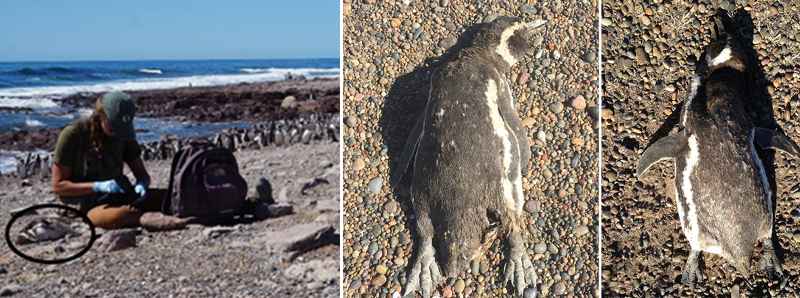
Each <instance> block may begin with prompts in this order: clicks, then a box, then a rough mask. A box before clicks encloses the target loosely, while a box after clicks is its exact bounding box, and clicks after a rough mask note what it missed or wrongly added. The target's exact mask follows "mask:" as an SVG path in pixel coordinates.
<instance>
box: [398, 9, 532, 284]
mask: <svg viewBox="0 0 800 298" xmlns="http://www.w3.org/2000/svg"><path fill="white" fill-rule="evenodd" d="M543 24H544V22H543V21H537V22H533V23H525V22H522V21H521V20H520V19H518V18H512V17H500V18H497V19H495V20H494V21H492V22H491V23H486V24H481V25H479V27H478V28H477V31H476V33H475V36H474V38H473V39H472V44H471V45H469V46H468V47H466V48H464V49H461V50H460V51H459V52H458V53H456V56H455V58H454V59H453V60H451V61H449V62H447V63H446V64H444V65H443V66H442V67H441V68H439V69H437V70H436V71H434V72H433V73H432V77H431V81H430V86H429V93H428V94H429V97H428V100H427V103H426V106H425V110H424V112H423V114H422V115H421V116H420V120H419V121H417V124H416V126H415V127H414V129H413V130H412V132H411V134H410V135H409V139H408V141H407V142H406V147H405V148H404V152H403V153H402V154H401V156H400V159H399V163H398V168H397V170H396V171H400V173H394V174H393V175H392V179H393V180H394V181H393V183H392V185H397V183H398V182H399V180H400V179H402V176H403V172H405V170H406V169H407V167H408V166H409V165H411V166H412V167H413V170H412V172H411V173H412V177H411V191H410V193H411V202H412V203H413V210H414V213H415V219H416V222H415V224H414V225H415V228H416V234H417V236H418V237H417V242H416V243H415V252H414V256H415V257H414V259H413V262H412V263H410V264H409V265H410V267H409V268H408V278H407V282H406V285H405V293H406V294H409V293H411V292H413V291H417V290H420V291H421V292H422V295H423V297H430V296H431V293H432V290H433V288H434V287H435V286H436V285H437V284H438V283H439V282H440V281H442V278H443V277H455V276H457V275H458V274H459V273H461V272H466V271H467V269H468V268H469V264H470V261H471V260H473V259H475V258H478V257H481V253H482V249H481V248H482V247H483V244H485V241H482V238H484V236H485V235H487V234H494V233H497V235H499V236H500V237H502V238H501V239H504V240H505V241H506V244H507V247H508V249H507V250H506V255H505V268H504V270H505V281H506V282H509V281H510V282H511V283H512V284H513V286H514V289H515V292H516V295H517V296H522V294H523V291H524V290H525V289H526V288H527V287H533V286H535V284H536V273H535V271H534V267H533V263H532V262H531V260H530V257H529V256H528V254H527V253H526V250H527V249H526V243H525V241H524V237H523V232H524V228H525V226H524V220H523V218H522V217H523V204H524V202H525V195H524V194H523V191H522V172H523V171H522V169H524V168H527V163H528V160H529V158H530V146H529V145H528V141H527V137H526V135H527V133H526V132H525V131H524V130H523V127H522V125H521V122H520V119H519V116H518V115H517V112H516V110H515V108H514V99H513V96H512V93H511V88H510V85H509V81H508V78H506V76H505V74H506V73H507V72H508V71H509V70H510V68H511V66H513V65H514V64H515V63H516V62H517V61H518V60H519V59H521V58H522V57H523V56H524V55H525V53H526V52H527V51H528V49H529V47H530V43H529V38H528V35H529V32H531V31H532V30H533V29H535V28H536V27H539V26H541V25H543ZM478 173H479V174H478Z"/></svg>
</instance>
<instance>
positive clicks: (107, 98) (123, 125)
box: [101, 91, 136, 140]
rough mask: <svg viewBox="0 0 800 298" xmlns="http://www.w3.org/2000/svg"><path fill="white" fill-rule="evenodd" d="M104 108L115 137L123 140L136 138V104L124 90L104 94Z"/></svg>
mask: <svg viewBox="0 0 800 298" xmlns="http://www.w3.org/2000/svg"><path fill="white" fill-rule="evenodd" d="M101 101H102V103H103V110H104V111H105V112H106V116H108V120H109V122H111V128H112V129H113V130H114V137H115V138H119V139H122V140H130V139H134V138H136V133H135V131H134V130H133V116H134V115H135V114H136V104H135V103H134V102H133V99H132V98H131V97H130V96H129V95H128V94H125V93H124V92H121V91H113V92H109V93H106V94H104V95H103V97H102V99H101Z"/></svg>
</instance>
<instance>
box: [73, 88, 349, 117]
mask: <svg viewBox="0 0 800 298" xmlns="http://www.w3.org/2000/svg"><path fill="white" fill-rule="evenodd" d="M128 93H129V94H130V95H131V96H133V97H134V98H136V101H137V116H138V117H150V118H167V119H171V120H177V121H198V122H226V121H264V120H279V119H293V118H296V117H298V116H300V115H302V114H306V113H337V112H339V78H317V79H310V80H284V81H274V82H262V83H241V84H234V85H223V86H213V87H182V88H175V89H163V90H144V91H130V92H128ZM98 96H100V94H97V93H80V94H75V95H71V96H68V97H65V98H62V99H60V100H58V102H59V103H60V104H62V105H63V106H65V107H67V108H73V109H79V108H92V107H93V104H94V101H95V100H96V99H97V97H98ZM290 98H291V99H290ZM287 99H288V100H287ZM284 101H294V102H296V104H295V105H294V106H291V107H287V105H285V104H283V103H284Z"/></svg>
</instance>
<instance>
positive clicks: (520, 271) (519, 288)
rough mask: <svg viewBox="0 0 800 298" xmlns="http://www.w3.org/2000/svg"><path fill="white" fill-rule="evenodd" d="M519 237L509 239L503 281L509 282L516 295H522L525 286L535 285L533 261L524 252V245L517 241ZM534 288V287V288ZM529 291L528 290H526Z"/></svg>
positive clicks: (535, 277)
mask: <svg viewBox="0 0 800 298" xmlns="http://www.w3.org/2000/svg"><path fill="white" fill-rule="evenodd" d="M519 239H520V238H519V237H513V236H512V237H511V239H509V240H510V241H509V244H510V249H509V254H508V256H507V257H506V266H505V274H504V275H505V277H504V282H505V283H508V282H511V285H512V286H514V289H515V292H516V294H517V296H518V297H523V294H524V293H525V290H526V288H528V287H535V286H536V279H537V276H536V270H535V269H534V268H533V262H531V259H530V257H529V256H528V254H527V253H525V246H524V245H522V243H520V242H521V241H518V240H519ZM534 290H535V288H534ZM528 292H530V290H529V291H528Z"/></svg>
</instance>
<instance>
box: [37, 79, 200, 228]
mask: <svg viewBox="0 0 800 298" xmlns="http://www.w3.org/2000/svg"><path fill="white" fill-rule="evenodd" d="M135 111H136V106H135V104H134V101H133V99H131V97H130V96H128V95H127V94H125V93H122V92H110V93H106V94H105V95H103V96H102V97H100V98H99V99H98V100H97V102H96V103H95V109H94V112H93V113H92V115H91V116H90V117H89V118H84V119H80V120H77V121H75V122H74V123H72V124H70V125H68V126H66V127H65V128H64V129H63V130H62V131H61V133H60V135H59V137H58V142H57V143H56V148H55V154H54V155H55V156H54V159H53V161H54V163H53V167H52V174H53V175H52V176H53V192H54V193H55V194H56V195H57V196H58V197H59V198H60V199H61V201H62V202H64V203H66V204H68V205H72V206H74V207H76V208H78V209H79V210H80V211H81V212H84V213H86V214H87V216H88V217H89V219H90V220H91V221H92V223H93V224H94V225H96V226H98V227H101V228H104V229H119V228H129V227H136V226H140V225H141V226H143V227H144V228H146V229H150V230H165V229H180V228H183V227H184V226H186V223H187V221H188V219H179V218H177V217H173V216H165V215H163V214H161V213H160V212H149V211H159V210H160V206H161V202H162V200H163V198H164V196H163V194H164V193H165V192H164V191H163V190H162V191H159V190H150V189H148V186H149V184H150V175H149V174H148V173H147V169H145V166H144V162H143V161H142V159H141V157H140V156H141V149H140V148H139V144H138V143H137V142H136V134H135V131H134V128H133V118H134V114H135ZM125 164H127V165H128V167H129V168H130V169H131V172H133V175H134V176H135V177H136V184H135V186H133V187H130V185H127V186H126V185H124V184H125V183H126V182H127V179H125V178H124V174H123V167H124V165H125ZM127 183H129V182H127ZM125 189H128V190H127V191H126V190H125ZM131 192H134V193H135V194H134V193H131Z"/></svg>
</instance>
